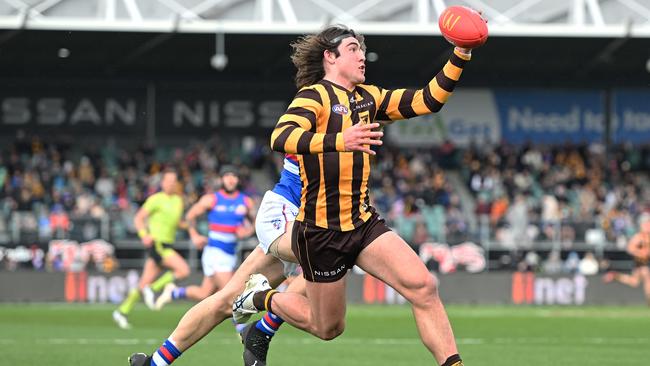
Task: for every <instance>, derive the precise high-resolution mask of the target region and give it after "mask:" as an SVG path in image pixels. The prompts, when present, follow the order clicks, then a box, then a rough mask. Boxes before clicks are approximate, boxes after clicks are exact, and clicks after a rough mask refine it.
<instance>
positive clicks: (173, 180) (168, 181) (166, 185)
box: [160, 173, 178, 194]
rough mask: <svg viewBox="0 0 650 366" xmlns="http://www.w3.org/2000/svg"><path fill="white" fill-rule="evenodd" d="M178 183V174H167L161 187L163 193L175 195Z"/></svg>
mask: <svg viewBox="0 0 650 366" xmlns="http://www.w3.org/2000/svg"><path fill="white" fill-rule="evenodd" d="M177 183H178V177H177V176H176V173H165V175H163V177H162V182H160V185H161V187H162V190H163V192H165V193H167V194H173V193H175V192H176V184H177Z"/></svg>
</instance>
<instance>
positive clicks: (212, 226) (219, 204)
mask: <svg viewBox="0 0 650 366" xmlns="http://www.w3.org/2000/svg"><path fill="white" fill-rule="evenodd" d="M252 207H253V201H252V200H251V198H250V197H248V196H246V195H245V194H243V193H241V192H239V191H235V192H234V193H232V194H228V193H226V192H225V191H224V190H219V191H218V192H216V193H215V194H214V205H213V206H212V209H211V210H210V212H209V213H208V224H209V231H208V246H211V247H216V248H219V249H221V250H223V251H224V252H226V253H228V254H235V251H236V249H237V235H236V234H235V233H236V232H237V228H238V227H239V226H241V225H242V224H243V222H244V219H246V215H247V214H248V211H249V210H251V209H252Z"/></svg>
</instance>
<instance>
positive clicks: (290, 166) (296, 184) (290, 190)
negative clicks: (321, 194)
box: [271, 154, 302, 207]
mask: <svg viewBox="0 0 650 366" xmlns="http://www.w3.org/2000/svg"><path fill="white" fill-rule="evenodd" d="M301 190H302V183H301V182H300V168H299V163H298V157H297V156H296V155H294V154H285V156H284V166H283V169H282V172H280V180H279V181H278V183H276V184H275V186H274V187H273V189H272V190H271V191H273V192H275V193H277V194H279V195H280V196H282V197H284V198H286V199H287V200H288V201H289V202H291V203H293V204H294V205H295V206H296V207H300V191H301Z"/></svg>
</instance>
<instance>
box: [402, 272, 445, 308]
mask: <svg viewBox="0 0 650 366" xmlns="http://www.w3.org/2000/svg"><path fill="white" fill-rule="evenodd" d="M437 296H438V283H437V281H436V279H435V278H434V277H433V276H432V275H431V274H429V273H427V274H426V275H423V276H418V277H417V279H414V280H412V281H411V283H409V286H408V290H407V293H406V296H405V297H406V298H407V300H409V301H410V302H411V303H413V304H421V303H428V302H430V301H432V300H433V299H435V298H436V297H437Z"/></svg>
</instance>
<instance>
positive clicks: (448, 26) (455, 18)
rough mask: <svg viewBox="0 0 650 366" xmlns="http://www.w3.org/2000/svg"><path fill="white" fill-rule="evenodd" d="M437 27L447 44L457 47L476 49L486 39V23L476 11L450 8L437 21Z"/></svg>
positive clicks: (456, 7) (462, 7) (460, 7)
mask: <svg viewBox="0 0 650 366" xmlns="http://www.w3.org/2000/svg"><path fill="white" fill-rule="evenodd" d="M438 27H440V32H442V35H443V37H445V38H446V39H447V40H448V41H449V42H451V43H453V44H454V45H456V46H458V47H463V48H476V47H478V46H480V45H482V44H483V43H485V41H486V40H487V38H488V28H487V21H486V20H485V19H483V17H482V16H481V14H479V13H478V12H477V11H476V10H474V9H470V8H468V7H465V6H450V7H448V8H447V9H445V10H444V11H443V12H442V14H440V18H439V19H438Z"/></svg>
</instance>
